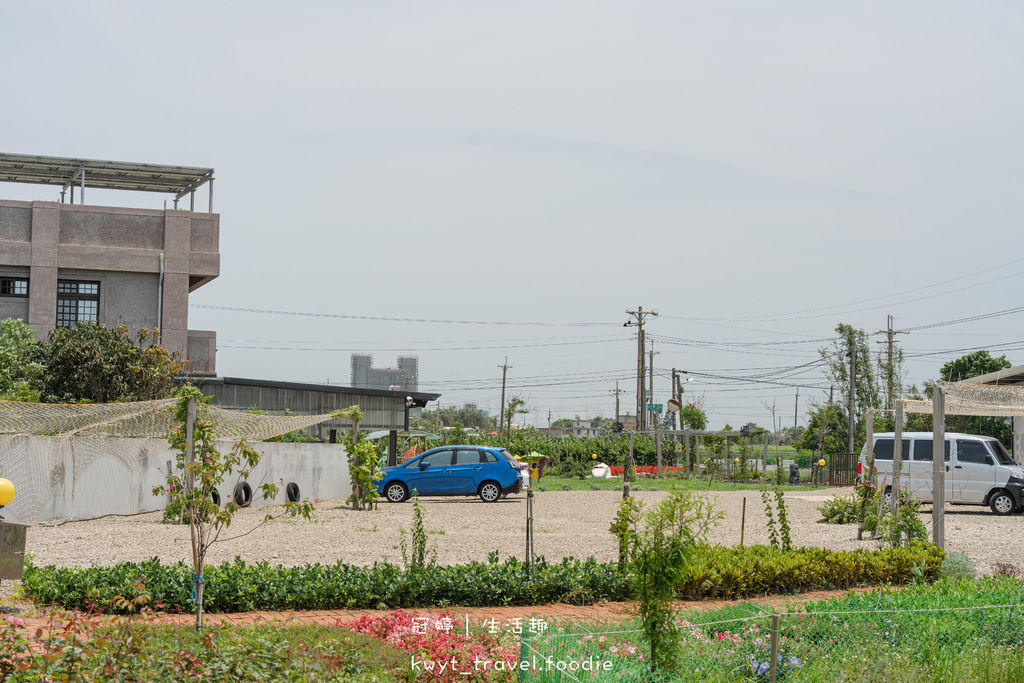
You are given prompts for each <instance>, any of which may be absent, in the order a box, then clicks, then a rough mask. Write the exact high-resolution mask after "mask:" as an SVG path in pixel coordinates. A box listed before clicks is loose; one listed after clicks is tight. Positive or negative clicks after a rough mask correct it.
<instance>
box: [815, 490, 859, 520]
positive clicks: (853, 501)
mask: <svg viewBox="0 0 1024 683" xmlns="http://www.w3.org/2000/svg"><path fill="white" fill-rule="evenodd" d="M818 512H820V513H821V516H822V517H824V519H823V520H821V521H823V522H824V523H825V524H855V523H857V522H859V521H860V497H859V496H858V495H857V494H856V493H851V494H850V495H848V496H833V497H832V498H829V499H828V500H826V501H825V502H824V503H823V504H821V505H820V506H818Z"/></svg>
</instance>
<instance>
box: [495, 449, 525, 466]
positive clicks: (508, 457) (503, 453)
mask: <svg viewBox="0 0 1024 683" xmlns="http://www.w3.org/2000/svg"><path fill="white" fill-rule="evenodd" d="M500 453H501V457H503V458H505V459H506V460H508V461H509V462H510V463H512V466H513V467H519V465H520V464H521V463H520V462H519V461H518V460H516V458H515V456H514V455H512V454H511V453H509V452H508V451H506V450H505V449H504V448H502V449H501V451H500Z"/></svg>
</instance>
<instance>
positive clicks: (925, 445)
mask: <svg viewBox="0 0 1024 683" xmlns="http://www.w3.org/2000/svg"><path fill="white" fill-rule="evenodd" d="M934 446H935V440H934V439H914V460H917V461H922V460H927V461H928V462H931V461H932V453H933V452H934ZM946 462H949V441H946Z"/></svg>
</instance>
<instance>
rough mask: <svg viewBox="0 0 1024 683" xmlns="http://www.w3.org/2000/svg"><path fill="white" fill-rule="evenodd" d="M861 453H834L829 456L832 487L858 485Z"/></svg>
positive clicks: (829, 481) (829, 479)
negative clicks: (858, 465) (858, 466)
mask: <svg viewBox="0 0 1024 683" xmlns="http://www.w3.org/2000/svg"><path fill="white" fill-rule="evenodd" d="M859 459H860V453H832V454H830V455H829V456H828V483H829V485H830V486H853V485H854V484H856V483H857V461H858V460H859Z"/></svg>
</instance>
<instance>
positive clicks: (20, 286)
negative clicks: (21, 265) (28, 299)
mask: <svg viewBox="0 0 1024 683" xmlns="http://www.w3.org/2000/svg"><path fill="white" fill-rule="evenodd" d="M0 296H28V278H19V277H0Z"/></svg>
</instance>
